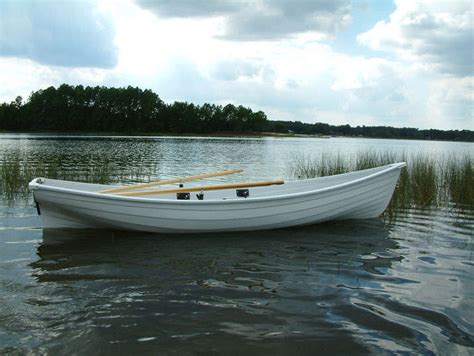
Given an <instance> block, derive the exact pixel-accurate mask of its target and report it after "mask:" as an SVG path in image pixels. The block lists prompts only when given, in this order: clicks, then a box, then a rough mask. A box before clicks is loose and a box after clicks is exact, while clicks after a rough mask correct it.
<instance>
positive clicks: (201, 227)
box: [30, 163, 405, 233]
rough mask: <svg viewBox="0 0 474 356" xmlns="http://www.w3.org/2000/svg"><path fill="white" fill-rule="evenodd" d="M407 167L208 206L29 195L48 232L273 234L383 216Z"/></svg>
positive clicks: (57, 192) (91, 188) (92, 195)
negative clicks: (257, 231)
mask: <svg viewBox="0 0 474 356" xmlns="http://www.w3.org/2000/svg"><path fill="white" fill-rule="evenodd" d="M404 166H405V164H404V163H397V164H392V165H388V166H384V167H379V168H374V169H369V170H364V171H357V172H352V173H347V174H341V175H336V176H330V177H323V178H314V179H307V180H300V181H291V182H287V183H285V184H283V185H281V186H268V187H258V188H250V189H249V191H250V196H249V198H237V197H236V195H235V190H234V189H227V190H222V191H209V192H206V193H205V198H204V200H197V199H195V198H194V194H193V195H192V197H193V198H192V200H176V194H167V195H155V196H152V197H146V198H144V197H125V196H117V195H112V194H102V193H99V192H98V191H100V190H101V189H104V188H105V186H103V185H96V184H85V183H74V182H66V181H58V180H52V179H40V180H38V179H34V180H33V181H32V182H31V183H30V189H31V190H32V191H33V193H34V197H35V200H36V202H37V203H38V205H39V208H40V211H41V217H42V218H43V224H44V228H45V229H51V228H94V229H97V228H99V229H101V228H106V229H120V230H136V231H149V232H167V233H170V232H176V233H183V232H213V231H215V232H217V231H245V230H264V229H275V228H282V227H289V226H297V225H307V224H314V223H318V222H322V221H327V220H333V219H365V218H373V217H377V216H379V215H380V214H381V213H382V212H383V211H384V210H385V209H386V207H387V205H388V203H389V202H390V199H391V197H392V194H393V191H394V189H395V185H396V183H397V180H398V177H399V175H400V170H401V168H402V167H404Z"/></svg>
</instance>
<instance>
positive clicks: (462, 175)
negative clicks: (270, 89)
mask: <svg viewBox="0 0 474 356" xmlns="http://www.w3.org/2000/svg"><path fill="white" fill-rule="evenodd" d="M472 160H473V159H472V157H470V156H467V155H466V156H464V157H463V158H461V159H459V158H455V157H448V156H443V157H439V158H436V159H435V158H433V157H428V156H425V155H413V156H406V155H403V154H395V153H376V152H363V153H359V154H357V155H354V156H351V155H342V154H337V155H324V154H323V155H322V156H321V157H320V158H317V159H315V158H309V157H298V158H297V159H296V160H295V163H294V165H293V166H292V167H291V174H292V175H293V176H294V177H295V178H313V177H322V176H327V175H332V174H339V173H345V172H350V171H354V170H359V169H367V168H373V167H377V166H382V165H385V164H389V163H393V162H402V161H404V162H407V167H406V168H404V169H403V170H402V171H401V174H400V180H399V183H398V185H397V189H396V190H395V193H394V195H393V198H392V201H391V202H390V206H389V209H388V210H387V211H388V212H389V213H390V211H392V210H393V209H396V208H411V207H417V208H425V207H429V206H447V205H449V204H450V203H454V204H456V206H457V207H460V208H469V209H472V208H474V166H473V162H472Z"/></svg>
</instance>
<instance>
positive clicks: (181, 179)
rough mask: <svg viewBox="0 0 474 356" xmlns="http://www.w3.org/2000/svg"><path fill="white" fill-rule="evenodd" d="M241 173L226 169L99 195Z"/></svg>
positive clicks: (114, 189)
mask: <svg viewBox="0 0 474 356" xmlns="http://www.w3.org/2000/svg"><path fill="white" fill-rule="evenodd" d="M241 172H243V170H242V169H226V170H224V171H219V172H211V173H203V174H198V175H194V176H187V177H182V178H172V179H167V180H160V181H156V182H149V183H139V184H133V185H127V186H124V187H117V188H111V189H106V190H101V191H100V192H99V193H118V192H125V191H127V190H135V189H141V188H147V187H155V186H158V185H165V184H174V183H184V182H189V181H192V180H197V179H203V178H210V177H219V176H226V175H229V174H235V173H241Z"/></svg>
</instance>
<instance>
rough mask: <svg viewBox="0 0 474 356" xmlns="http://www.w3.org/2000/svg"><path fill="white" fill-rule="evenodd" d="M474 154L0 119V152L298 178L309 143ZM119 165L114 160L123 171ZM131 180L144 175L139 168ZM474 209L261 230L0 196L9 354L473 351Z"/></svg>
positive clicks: (452, 147) (376, 143) (462, 147)
mask: <svg viewBox="0 0 474 356" xmlns="http://www.w3.org/2000/svg"><path fill="white" fill-rule="evenodd" d="M367 150H371V151H375V152H395V153H404V154H406V155H407V156H410V155H412V154H420V153H421V154H424V155H426V156H429V157H434V158H437V157H441V156H444V157H461V156H463V155H466V154H467V155H471V156H472V155H473V154H474V153H473V144H469V143H451V142H429V141H398V140H369V139H345V138H331V139H312V138H294V139H293V138H284V139H275V138H186V137H110V136H107V137H99V136H80V137H79V136H52V135H6V134H3V135H0V162H1V160H3V159H5V157H7V156H8V154H10V153H15V152H21V153H22V154H24V155H26V156H28V160H29V162H30V164H33V165H34V164H35V162H44V161H48V160H51V161H52V160H60V161H61V162H62V165H63V166H64V167H66V169H68V170H70V171H71V172H78V174H79V172H81V171H84V170H87V169H88V167H89V166H90V165H93V164H102V163H103V162H112V163H113V167H114V169H115V170H116V174H119V172H120V171H121V170H123V169H124V167H125V168H135V169H138V170H145V171H147V172H150V173H151V175H152V176H153V177H159V178H171V177H179V176H183V175H188V174H197V173H202V172H208V171H216V170H221V169H227V168H242V169H244V170H245V171H244V173H243V174H240V175H238V176H237V175H236V176H235V177H219V178H214V179H210V180H209V181H211V182H212V181H223V180H230V179H232V180H247V179H269V178H271V179H274V178H283V179H288V178H291V167H292V165H293V164H294V161H295V160H296V159H298V157H301V156H303V155H305V156H309V157H320V156H321V155H334V154H337V153H339V154H344V155H356V154H357V153H359V152H365V151H367ZM114 172H115V171H114V170H112V172H111V174H115V173H114ZM130 180H133V177H130ZM473 231H474V212H472V211H470V210H467V211H460V210H458V209H457V208H455V207H454V206H451V205H449V204H447V205H446V206H440V207H433V208H426V209H408V210H404V211H400V212H399V216H398V217H397V219H395V220H391V221H388V220H386V219H384V218H383V217H381V218H378V219H371V220H364V221H352V222H349V221H345V222H333V223H326V224H320V225H314V226H310V227H304V228H292V229H282V230H274V231H265V232H250V233H249V232H245V233H232V234H200V235H151V234H141V233H126V232H112V231H108V232H103V231H102V232H101V231H77V232H75V233H71V232H43V230H42V229H41V220H40V218H39V217H38V216H37V214H36V209H35V208H34V207H33V205H32V201H31V197H24V196H19V197H18V198H17V199H14V200H13V201H12V200H11V199H6V198H5V199H0V354H4V353H7V354H8V353H13V354H16V353H28V352H30V353H34V354H38V353H39V354H41V353H48V354H66V353H93V354H96V353H114V354H117V353H118V354H129V353H132V352H147V353H152V352H153V353H163V354H194V353H206V354H211V353H230V354H237V353H238V354H244V353H267V354H285V355H287V354H315V353H327V354H333V353H351V354H355V353H361V354H367V353H423V354H461V355H462V354H465V355H468V354H473V353H474V326H473V320H474V248H473V246H474V241H473Z"/></svg>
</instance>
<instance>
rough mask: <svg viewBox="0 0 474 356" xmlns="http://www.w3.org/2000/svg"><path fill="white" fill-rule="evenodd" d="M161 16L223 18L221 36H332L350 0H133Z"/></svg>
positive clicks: (344, 24) (343, 19) (346, 20)
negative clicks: (308, 33) (300, 34)
mask: <svg viewBox="0 0 474 356" xmlns="http://www.w3.org/2000/svg"><path fill="white" fill-rule="evenodd" d="M136 3H137V4H139V5H140V6H141V7H143V8H144V9H148V10H150V11H152V12H153V13H155V14H156V15H157V16H159V17H161V18H210V17H220V18H223V19H224V23H223V29H224V33H223V34H222V35H221V37H222V38H224V39H227V40H229V39H230V40H238V41H241V40H242V41H248V40H250V41H261V40H277V39H281V38H285V37H288V36H291V35H295V34H299V33H304V32H316V33H319V34H323V35H325V36H332V35H334V34H335V33H336V32H338V31H340V30H341V29H343V28H345V27H347V25H348V24H349V23H350V21H351V6H350V2H349V0H318V1H307V0H294V1H287V0H254V1H247V0H207V1H189V0H155V1H149V0H136Z"/></svg>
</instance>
